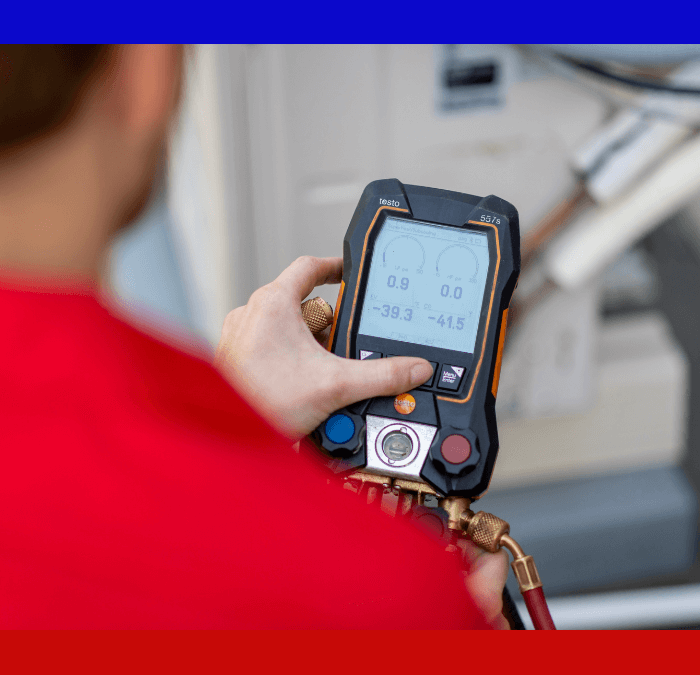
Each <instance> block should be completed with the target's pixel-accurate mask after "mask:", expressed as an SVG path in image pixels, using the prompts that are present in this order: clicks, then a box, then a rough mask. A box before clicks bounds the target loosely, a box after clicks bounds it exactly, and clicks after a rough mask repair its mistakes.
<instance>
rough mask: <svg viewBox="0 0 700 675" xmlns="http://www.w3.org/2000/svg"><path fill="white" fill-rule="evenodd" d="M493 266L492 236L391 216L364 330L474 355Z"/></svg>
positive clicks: (381, 239) (379, 248)
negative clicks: (490, 243)
mask: <svg viewBox="0 0 700 675" xmlns="http://www.w3.org/2000/svg"><path fill="white" fill-rule="evenodd" d="M488 271H489V240H488V237H487V235H486V234H482V233H481V232H474V231H472V230H462V229H458V228H455V227H445V226H441V225H432V224H430V223H423V222H420V221H415V220H404V219H402V218H392V217H390V218H387V219H386V220H385V221H384V226H383V227H382V230H381V232H380V233H379V236H378V237H377V240H376V242H375V244H374V253H373V255H372V262H371V264H370V269H369V278H368V281H367V288H366V291H365V300H364V304H363V306H362V317H361V319H360V329H359V333H361V334H362V335H369V336H373V337H379V338H386V339H389V340H398V341H400V342H410V343H413V344H418V345H427V346H431V347H440V348H442V349H451V350H453V351H458V352H468V353H470V354H473V353H474V343H475V341H476V333H477V331H478V329H479V317H480V315H481V305H482V303H483V300H484V289H485V287H486V279H487V276H488Z"/></svg>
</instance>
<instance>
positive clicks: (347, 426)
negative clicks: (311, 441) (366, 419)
mask: <svg viewBox="0 0 700 675" xmlns="http://www.w3.org/2000/svg"><path fill="white" fill-rule="evenodd" d="M354 433H355V423H354V422H353V421H352V420H351V419H350V418H349V417H348V416H347V415H333V417H331V418H329V420H328V421H327V422H326V436H327V438H328V440H329V441H331V442H332V443H337V444H340V443H347V442H348V441H349V440H350V439H351V438H352V436H353V434H354Z"/></svg>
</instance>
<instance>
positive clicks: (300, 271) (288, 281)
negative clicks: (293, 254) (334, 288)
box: [275, 256, 343, 302]
mask: <svg viewBox="0 0 700 675" xmlns="http://www.w3.org/2000/svg"><path fill="white" fill-rule="evenodd" d="M342 274H343V259H342V258H314V257H312V256H302V257H301V258H297V259H296V260H295V261H294V262H293V263H292V264H291V265H290V266H289V267H287V269H286V270H284V271H283V272H282V274H280V275H279V276H278V277H277V279H275V283H278V284H279V285H281V286H282V288H284V289H285V290H286V291H289V292H290V293H292V295H293V296H294V298H295V299H298V302H301V301H302V300H303V299H304V298H305V297H306V296H307V295H308V294H309V293H311V291H313V290H314V288H316V286H323V285H324V284H339V283H340V280H341V277H342Z"/></svg>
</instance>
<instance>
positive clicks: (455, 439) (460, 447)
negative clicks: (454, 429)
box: [440, 434, 472, 464]
mask: <svg viewBox="0 0 700 675" xmlns="http://www.w3.org/2000/svg"><path fill="white" fill-rule="evenodd" d="M440 453H441V454H442V456H443V457H444V459H445V461H446V462H449V463H450V464H461V463H462V462H466V461H467V460H468V459H469V455H471V454H472V444H471V443H470V442H469V441H468V440H467V439H466V438H464V436H460V435H459V434H452V436H448V437H447V438H446V439H445V440H444V441H443V442H442V445H441V446H440Z"/></svg>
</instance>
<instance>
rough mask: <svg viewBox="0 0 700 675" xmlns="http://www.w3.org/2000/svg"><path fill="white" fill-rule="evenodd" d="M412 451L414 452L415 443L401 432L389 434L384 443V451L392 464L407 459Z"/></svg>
mask: <svg viewBox="0 0 700 675" xmlns="http://www.w3.org/2000/svg"><path fill="white" fill-rule="evenodd" d="M411 450H413V442H412V441H411V439H410V438H409V436H408V435H407V434H404V433H403V432H401V431H394V432H392V433H390V434H388V435H387V437H386V438H385V439H384V442H383V443H382V451H383V452H384V454H385V455H386V456H387V457H388V458H389V460H391V461H392V462H400V461H401V460H402V459H406V457H408V456H409V455H410V454H411Z"/></svg>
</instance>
